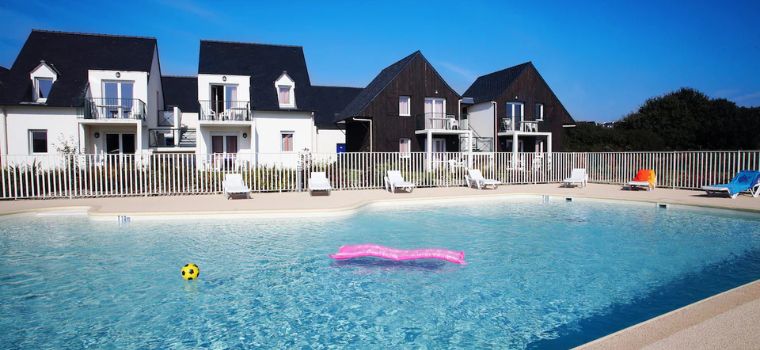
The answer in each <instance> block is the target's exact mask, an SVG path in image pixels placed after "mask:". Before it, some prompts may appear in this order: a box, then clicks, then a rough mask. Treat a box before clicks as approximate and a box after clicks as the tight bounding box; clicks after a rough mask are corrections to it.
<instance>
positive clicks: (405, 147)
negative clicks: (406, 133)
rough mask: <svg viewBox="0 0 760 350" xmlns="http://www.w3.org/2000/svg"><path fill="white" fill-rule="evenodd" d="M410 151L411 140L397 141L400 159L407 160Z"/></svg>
mask: <svg viewBox="0 0 760 350" xmlns="http://www.w3.org/2000/svg"><path fill="white" fill-rule="evenodd" d="M411 150H412V140H411V139H399V140H398V152H399V153H401V157H402V158H409V157H410V152H411Z"/></svg>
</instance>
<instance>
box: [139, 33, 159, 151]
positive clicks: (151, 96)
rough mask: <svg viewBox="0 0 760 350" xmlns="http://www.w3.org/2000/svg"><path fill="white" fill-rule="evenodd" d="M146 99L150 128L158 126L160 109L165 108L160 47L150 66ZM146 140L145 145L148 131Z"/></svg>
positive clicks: (154, 52)
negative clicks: (159, 64)
mask: <svg viewBox="0 0 760 350" xmlns="http://www.w3.org/2000/svg"><path fill="white" fill-rule="evenodd" d="M143 101H145V102H146V103H147V104H148V105H147V106H146V108H147V112H148V113H147V114H148V115H147V118H146V122H147V125H148V127H149V128H156V127H158V111H159V110H163V109H164V91H163V86H162V85H161V68H160V67H159V66H158V47H156V48H155V50H154V51H153V63H151V66H150V76H149V77H148V98H147V99H146V100H143ZM143 134H144V137H145V140H144V141H143V144H144V145H147V144H148V133H147V132H145V133H143ZM146 147H147V146H146Z"/></svg>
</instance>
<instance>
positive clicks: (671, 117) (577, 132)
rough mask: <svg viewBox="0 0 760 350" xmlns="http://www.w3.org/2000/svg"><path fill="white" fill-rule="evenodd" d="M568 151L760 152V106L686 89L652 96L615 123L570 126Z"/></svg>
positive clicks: (566, 139) (566, 134)
mask: <svg viewBox="0 0 760 350" xmlns="http://www.w3.org/2000/svg"><path fill="white" fill-rule="evenodd" d="M564 140H565V141H564V143H565V146H564V148H565V149H564V150H565V151H568V152H578V151H588V152H621V151H687V150H758V149H760V107H751V108H747V107H737V106H736V103H734V102H731V101H728V100H726V99H723V98H718V99H710V98H709V97H707V96H706V95H705V94H703V93H701V92H699V91H697V90H694V89H691V88H681V89H680V90H678V91H675V92H671V93H669V94H667V95H664V96H658V97H655V98H650V99H648V100H647V101H646V102H645V103H644V105H643V106H641V107H640V108H639V110H638V111H636V112H634V113H631V114H628V115H627V116H625V117H623V118H622V119H621V120H619V121H617V122H615V123H614V127H612V128H605V127H603V126H601V125H594V124H586V123H579V124H578V125H577V126H576V127H574V128H566V129H565V138H564Z"/></svg>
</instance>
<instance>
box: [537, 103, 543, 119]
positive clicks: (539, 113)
mask: <svg viewBox="0 0 760 350" xmlns="http://www.w3.org/2000/svg"><path fill="white" fill-rule="evenodd" d="M543 120H544V104H543V103H536V121H537V122H540V121H543Z"/></svg>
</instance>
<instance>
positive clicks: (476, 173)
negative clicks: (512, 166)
mask: <svg viewBox="0 0 760 350" xmlns="http://www.w3.org/2000/svg"><path fill="white" fill-rule="evenodd" d="M467 172H468V174H467V175H465V176H464V179H465V180H467V187H472V185H475V186H477V187H478V189H479V190H482V189H483V188H485V187H486V186H493V189H494V190H495V189H497V188H499V185H501V183H502V182H501V181H498V180H493V179H486V178H484V177H483V174H482V173H481V172H480V170H478V169H469V170H468V171H467Z"/></svg>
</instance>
